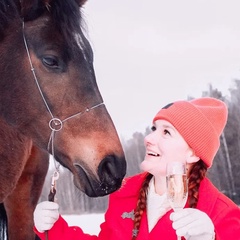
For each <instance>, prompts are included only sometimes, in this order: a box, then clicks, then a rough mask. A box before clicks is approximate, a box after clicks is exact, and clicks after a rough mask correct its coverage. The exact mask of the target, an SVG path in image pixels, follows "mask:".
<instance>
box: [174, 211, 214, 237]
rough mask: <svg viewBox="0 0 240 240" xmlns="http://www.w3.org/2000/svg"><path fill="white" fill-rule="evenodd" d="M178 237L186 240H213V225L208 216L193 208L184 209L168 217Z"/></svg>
mask: <svg viewBox="0 0 240 240" xmlns="http://www.w3.org/2000/svg"><path fill="white" fill-rule="evenodd" d="M170 219H171V220H172V221H173V224H172V226H173V228H174V229H175V230H176V233H177V235H178V236H184V237H185V238H186V239H187V240H212V239H215V232H214V225H213V222H212V220H211V219H210V218H209V216H208V215H207V214H206V213H205V212H202V211H200V210H198V209H195V208H184V209H182V210H178V211H177V212H173V213H171V215H170Z"/></svg>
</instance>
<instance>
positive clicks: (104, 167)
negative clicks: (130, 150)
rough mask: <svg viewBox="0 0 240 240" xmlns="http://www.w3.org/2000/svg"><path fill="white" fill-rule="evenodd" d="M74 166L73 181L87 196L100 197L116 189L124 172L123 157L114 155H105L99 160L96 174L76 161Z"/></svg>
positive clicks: (124, 161) (124, 162)
mask: <svg viewBox="0 0 240 240" xmlns="http://www.w3.org/2000/svg"><path fill="white" fill-rule="evenodd" d="M74 167H75V170H76V173H77V175H76V174H74V183H75V185H76V187H77V188H79V189H80V190H81V191H83V192H84V193H85V194H86V195H88V196H89V197H101V196H105V195H108V194H110V193H112V192H114V191H116V190H117V189H119V188H120V186H121V184H122V180H123V178H124V176H125V174H126V160H125V158H124V157H117V156H115V155H110V156H107V157H105V158H104V159H103V160H102V161H101V162H100V164H99V166H98V170H97V176H96V175H94V174H93V172H92V171H91V170H89V169H88V168H86V167H83V166H81V165H80V164H78V163H75V164H74Z"/></svg>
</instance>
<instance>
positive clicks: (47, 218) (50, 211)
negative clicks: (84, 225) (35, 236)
mask: <svg viewBox="0 0 240 240" xmlns="http://www.w3.org/2000/svg"><path fill="white" fill-rule="evenodd" d="M58 209H59V205H58V204H57V203H55V202H49V201H45V202H41V203H39V204H38V205H37V207H36V208H35V210H34V213H33V220H34V225H35V227H36V229H37V230H38V231H39V232H44V231H46V230H49V229H51V228H52V226H53V224H54V223H55V222H56V221H57V220H58V218H59V211H58Z"/></svg>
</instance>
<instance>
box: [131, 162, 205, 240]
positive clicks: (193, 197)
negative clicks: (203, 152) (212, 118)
mask: <svg viewBox="0 0 240 240" xmlns="http://www.w3.org/2000/svg"><path fill="white" fill-rule="evenodd" d="M206 172H207V165H206V164H205V163H204V162H203V161H202V160H199V161H198V162H196V163H194V164H193V165H192V167H191V169H190V171H189V173H188V202H189V207H190V208H196V207H197V203H198V197H199V193H198V190H199V186H200V183H201V181H202V180H203V178H204V177H205V176H206ZM152 177H153V175H152V174H150V173H149V174H147V175H146V178H145V180H144V181H143V183H142V187H141V189H140V191H139V197H138V201H137V206H136V208H135V210H134V220H133V233H132V240H136V239H137V236H138V232H139V229H140V223H141V218H142V214H143V212H144V211H145V209H146V206H147V192H148V186H149V182H150V180H151V178H152Z"/></svg>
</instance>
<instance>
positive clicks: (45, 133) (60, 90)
mask: <svg viewBox="0 0 240 240" xmlns="http://www.w3.org/2000/svg"><path fill="white" fill-rule="evenodd" d="M84 2H85V1H77V0H67V1H63V0H34V1H33V0H22V1H17V0H16V1H15V2H13V1H10V0H3V1H1V3H0V15H1V17H0V22H1V23H0V54H1V59H0V77H1V81H0V91H1V96H0V102H1V106H0V116H1V118H2V119H4V121H6V122H7V123H8V124H9V125H11V126H13V127H14V128H15V129H16V131H19V132H20V133H21V134H23V135H24V136H28V137H29V138H30V139H32V141H33V143H34V144H35V145H36V146H38V147H39V148H40V149H42V150H43V151H49V153H50V154H52V155H54V157H55V159H56V160H57V161H58V162H59V163H60V164H61V165H63V166H64V167H66V168H68V169H69V170H70V171H71V172H72V173H73V175H74V183H75V185H76V186H77V187H78V188H79V189H80V190H82V191H83V192H85V193H86V194H87V195H89V196H92V197H96V196H103V195H106V194H109V193H111V192H113V191H115V190H116V189H118V188H119V187H120V185H121V182H122V179H123V177H124V175H125V172H126V161H125V158H124V152H123V149H122V146H121V143H120V140H119V137H118V134H117V132H116V129H115V126H114V124H113V122H112V120H111V117H110V116H109V113H108V111H107V109H106V106H105V105H104V103H103V98H102V96H101V94H100V92H99V89H98V86H97V83H96V79H95V73H94V68H93V52H92V49H91V46H90V44H89V41H88V40H87V38H86V36H85V33H84V30H83V29H84V23H83V18H82V13H81V6H82V4H83V3H84ZM3 16H4V17H3ZM6 63H7V64H6Z"/></svg>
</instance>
